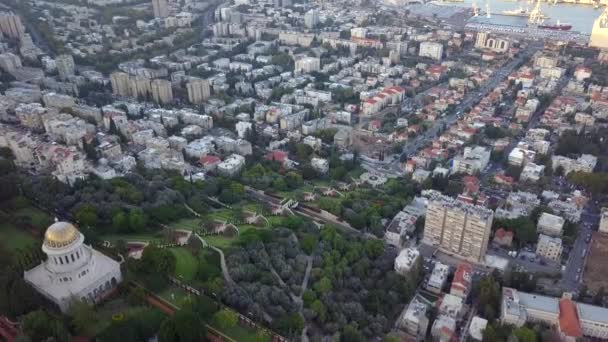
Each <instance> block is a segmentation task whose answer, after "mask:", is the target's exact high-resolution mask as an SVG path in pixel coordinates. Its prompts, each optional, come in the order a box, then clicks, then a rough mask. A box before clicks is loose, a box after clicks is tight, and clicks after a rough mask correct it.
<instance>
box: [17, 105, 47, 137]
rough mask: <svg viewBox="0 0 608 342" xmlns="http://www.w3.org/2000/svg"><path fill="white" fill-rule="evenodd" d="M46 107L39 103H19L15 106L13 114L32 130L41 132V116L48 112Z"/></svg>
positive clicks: (42, 127) (42, 128)
mask: <svg viewBox="0 0 608 342" xmlns="http://www.w3.org/2000/svg"><path fill="white" fill-rule="evenodd" d="M48 112H49V110H48V108H44V107H43V106H42V105H41V104H40V103H36V102H34V103H21V104H19V105H18V106H17V108H15V115H16V116H17V119H18V120H19V122H20V123H21V124H22V125H23V126H25V127H27V128H29V129H32V130H34V131H39V132H42V131H43V130H44V126H43V124H42V116H43V115H44V114H46V113H48Z"/></svg>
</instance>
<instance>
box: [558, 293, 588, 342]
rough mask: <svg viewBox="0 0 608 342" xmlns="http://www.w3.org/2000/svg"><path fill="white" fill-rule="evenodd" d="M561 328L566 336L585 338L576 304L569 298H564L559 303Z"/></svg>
mask: <svg viewBox="0 0 608 342" xmlns="http://www.w3.org/2000/svg"><path fill="white" fill-rule="evenodd" d="M559 328H560V330H561V331H562V332H563V333H564V334H565V335H566V336H571V337H582V336H583V330H582V329H581V322H580V321H579V319H578V314H577V312H576V304H574V302H573V301H572V300H570V299H568V298H562V299H560V301H559Z"/></svg>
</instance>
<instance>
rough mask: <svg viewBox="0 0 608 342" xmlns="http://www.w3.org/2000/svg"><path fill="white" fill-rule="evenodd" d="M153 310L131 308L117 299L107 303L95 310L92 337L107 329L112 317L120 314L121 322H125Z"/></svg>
mask: <svg viewBox="0 0 608 342" xmlns="http://www.w3.org/2000/svg"><path fill="white" fill-rule="evenodd" d="M149 310H155V309H152V308H150V307H147V306H131V305H130V304H129V303H127V302H125V300H124V299H122V298H118V299H114V300H112V301H109V302H107V303H103V304H102V305H101V306H99V307H98V308H97V310H96V311H97V317H96V319H97V322H96V324H95V326H94V328H93V329H92V330H93V331H92V336H95V335H97V334H99V333H101V332H102V331H103V330H105V329H107V328H108V327H109V326H110V324H111V323H112V315H114V314H118V313H122V314H123V315H124V319H123V320H127V319H129V318H131V317H136V316H138V315H140V314H141V313H143V312H146V311H149Z"/></svg>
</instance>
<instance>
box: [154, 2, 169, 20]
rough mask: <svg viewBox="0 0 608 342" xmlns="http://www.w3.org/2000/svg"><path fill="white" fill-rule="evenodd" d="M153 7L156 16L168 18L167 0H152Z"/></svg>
mask: <svg viewBox="0 0 608 342" xmlns="http://www.w3.org/2000/svg"><path fill="white" fill-rule="evenodd" d="M152 9H153V11H154V17H155V18H166V17H168V16H169V6H168V4H167V0H152Z"/></svg>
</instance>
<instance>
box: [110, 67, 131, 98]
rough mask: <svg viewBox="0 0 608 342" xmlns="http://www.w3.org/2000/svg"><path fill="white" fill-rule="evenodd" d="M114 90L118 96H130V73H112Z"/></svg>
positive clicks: (111, 80) (111, 81)
mask: <svg viewBox="0 0 608 342" xmlns="http://www.w3.org/2000/svg"><path fill="white" fill-rule="evenodd" d="M110 83H112V92H113V93H114V95H118V96H129V95H130V94H131V90H130V85H129V75H128V74H126V73H124V72H113V73H112V74H111V75H110Z"/></svg>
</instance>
